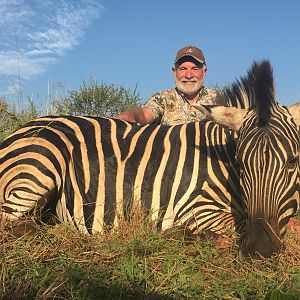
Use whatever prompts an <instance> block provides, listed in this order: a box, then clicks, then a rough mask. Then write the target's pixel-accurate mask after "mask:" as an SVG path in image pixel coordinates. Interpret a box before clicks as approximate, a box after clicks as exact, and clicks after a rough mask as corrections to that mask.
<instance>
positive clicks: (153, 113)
mask: <svg viewBox="0 0 300 300" xmlns="http://www.w3.org/2000/svg"><path fill="white" fill-rule="evenodd" d="M172 71H173V74H174V78H175V83H176V88H174V89H170V90H166V91H162V92H159V93H156V94H154V95H153V96H152V97H151V98H150V99H149V100H148V101H147V102H146V103H145V104H144V105H143V106H142V107H139V108H135V109H130V110H127V111H125V112H123V113H121V114H120V115H118V116H116V117H115V118H117V119H121V120H124V121H130V122H136V123H140V124H148V123H153V122H156V123H160V124H164V125H174V124H182V123H187V122H193V121H196V120H200V119H202V118H203V113H202V112H201V110H199V107H200V106H201V104H206V105H211V104H217V103H218V102H219V99H220V93H219V92H218V91H216V90H212V89H208V88H206V87H204V86H203V84H204V80H205V76H206V71H207V67H206V61H205V58H204V55H203V52H202V51H201V50H200V49H199V48H197V47H195V46H192V45H189V46H186V47H184V48H182V49H180V50H179V51H178V52H177V55H176V58H175V62H174V66H173V68H172Z"/></svg>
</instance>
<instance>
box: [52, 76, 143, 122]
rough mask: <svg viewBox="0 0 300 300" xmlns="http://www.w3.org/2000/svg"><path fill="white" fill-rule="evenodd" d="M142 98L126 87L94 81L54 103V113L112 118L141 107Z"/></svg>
mask: <svg viewBox="0 0 300 300" xmlns="http://www.w3.org/2000/svg"><path fill="white" fill-rule="evenodd" d="M140 100H141V99H140V96H139V94H138V93H137V92H136V88H135V89H134V91H133V92H131V91H130V90H129V89H126V88H125V87H123V86H121V87H119V88H117V87H115V86H114V85H107V84H104V83H101V84H100V85H98V83H97V82H96V81H92V82H91V84H90V85H86V84H85V82H84V83H83V86H81V87H80V90H79V91H69V96H67V97H65V98H63V99H60V100H55V101H53V103H52V105H53V112H54V113H55V114H59V115H69V114H71V115H89V116H101V117H104V116H105V117H111V116H115V115H117V114H119V113H121V112H123V111H124V110H127V109H130V108H133V107H137V106H140Z"/></svg>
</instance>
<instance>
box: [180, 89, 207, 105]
mask: <svg viewBox="0 0 300 300" xmlns="http://www.w3.org/2000/svg"><path fill="white" fill-rule="evenodd" d="M175 90H176V91H177V93H178V95H179V96H180V97H181V98H182V99H183V100H184V101H187V102H188V99H187V96H186V94H184V93H183V92H181V91H179V90H178V88H177V87H176V88H175ZM206 94H207V91H206V88H205V87H204V86H201V88H200V91H199V93H198V98H197V100H196V102H198V101H199V100H200V99H201V98H202V97H203V96H204V95H206Z"/></svg>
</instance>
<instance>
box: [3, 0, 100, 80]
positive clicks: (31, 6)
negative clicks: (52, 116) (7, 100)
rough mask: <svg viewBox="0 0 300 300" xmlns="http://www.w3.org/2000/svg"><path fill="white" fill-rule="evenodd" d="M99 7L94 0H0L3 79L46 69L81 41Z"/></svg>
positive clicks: (41, 71)
mask: <svg viewBox="0 0 300 300" xmlns="http://www.w3.org/2000/svg"><path fill="white" fill-rule="evenodd" d="M102 10H103V7H102V6H101V5H100V4H98V3H97V0H94V1H93V0H68V1H67V0H56V1H50V0H49V1H47V0H43V1H40V0H32V1H26V0H0V27H1V28H5V30H2V29H1V31H0V61H1V64H0V77H2V80H3V78H7V77H10V78H11V80H12V81H13V77H16V78H19V75H20V77H21V79H30V78H32V77H33V76H37V75H39V74H41V73H43V72H45V71H46V70H47V67H48V66H49V65H50V64H53V63H55V62H57V61H58V60H59V58H61V57H62V56H64V55H66V53H67V52H68V51H70V50H72V49H74V48H75V47H76V46H77V45H78V44H79V43H80V42H81V41H82V38H83V36H84V34H85V32H86V30H87V28H88V27H89V25H90V24H91V23H92V22H93V21H94V20H95V19H96V18H98V17H99V15H100V14H101V12H102ZM0 79H1V78H0Z"/></svg>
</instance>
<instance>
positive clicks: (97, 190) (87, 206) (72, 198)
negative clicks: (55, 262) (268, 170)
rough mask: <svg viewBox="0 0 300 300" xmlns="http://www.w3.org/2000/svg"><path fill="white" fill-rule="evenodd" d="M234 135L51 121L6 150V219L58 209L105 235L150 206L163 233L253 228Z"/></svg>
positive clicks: (0, 167) (199, 127) (2, 190)
mask: <svg viewBox="0 0 300 300" xmlns="http://www.w3.org/2000/svg"><path fill="white" fill-rule="evenodd" d="M234 152H235V143H234V139H233V135H232V132H231V131H230V130H228V129H226V128H224V127H222V126H219V125H217V124H215V123H213V122H211V121H208V120H203V121H201V122H196V123H189V124H184V125H177V126H171V127H166V126H159V125H153V124H152V125H146V126H139V125H135V124H129V123H127V122H123V121H120V120H113V119H105V118H92V117H70V116H69V117H44V118H40V119H37V120H34V121H32V122H30V123H28V124H27V125H26V126H24V127H23V128H21V129H20V130H18V131H16V132H15V133H13V134H12V135H11V136H10V137H9V138H8V139H6V141H5V142H4V143H2V145H1V150H0V157H1V159H0V178H1V181H0V197H1V199H2V201H3V202H4V203H3V205H2V210H3V212H4V215H5V217H6V218H8V219H10V220H13V219H16V218H20V217H22V216H23V215H24V213H27V212H28V211H30V210H32V209H33V208H34V207H35V206H36V204H37V203H38V202H49V203H51V205H52V206H54V207H55V210H56V212H57V215H58V216H59V219H60V220H61V221H63V222H67V223H70V224H72V225H73V226H75V227H76V228H78V229H79V230H81V231H82V232H85V233H87V232H89V233H93V232H102V231H103V229H104V228H106V226H117V225H118V222H119V221H120V220H121V219H122V218H128V215H129V214H130V212H131V210H132V208H133V207H136V206H140V207H143V208H144V209H145V210H146V212H147V213H148V214H151V216H152V219H154V220H157V224H158V227H159V228H160V229H162V230H165V229H168V228H171V227H173V226H180V225H182V226H185V227H187V228H188V229H190V230H191V231H192V232H194V233H198V232H200V231H202V230H205V229H209V230H213V231H217V232H220V231H222V230H224V229H225V228H238V230H242V228H243V226H244V220H245V214H244V211H243V208H242V205H241V203H240V198H239V187H238V186H237V184H238V171H237V170H236V169H235V167H234V166H235V160H234V156H233V154H234Z"/></svg>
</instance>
